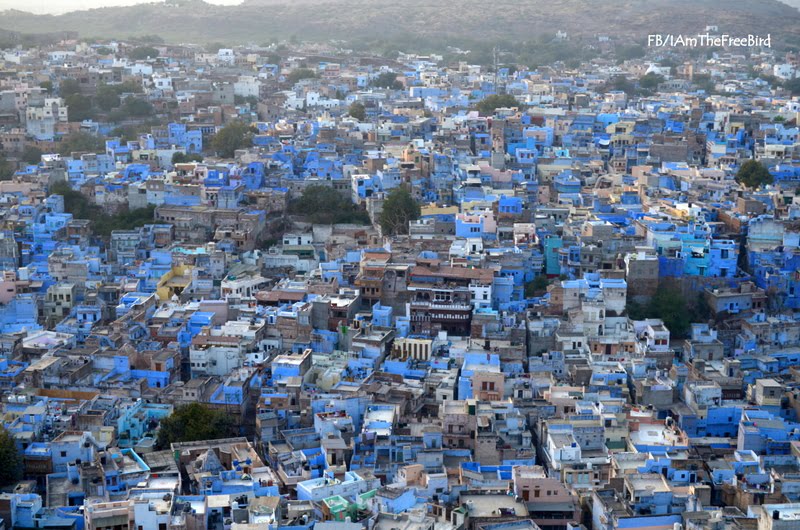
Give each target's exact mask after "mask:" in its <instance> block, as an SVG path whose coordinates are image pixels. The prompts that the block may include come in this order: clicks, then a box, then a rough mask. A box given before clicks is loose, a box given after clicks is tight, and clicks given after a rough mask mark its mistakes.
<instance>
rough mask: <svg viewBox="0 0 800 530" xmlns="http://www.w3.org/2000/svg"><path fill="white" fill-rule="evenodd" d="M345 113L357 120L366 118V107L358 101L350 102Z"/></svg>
mask: <svg viewBox="0 0 800 530" xmlns="http://www.w3.org/2000/svg"><path fill="white" fill-rule="evenodd" d="M347 113H348V114H349V115H350V116H352V117H353V118H355V119H357V120H358V121H364V120H366V119H367V109H366V107H364V104H363V103H361V102H359V101H354V102H353V103H351V104H350V108H348V109H347Z"/></svg>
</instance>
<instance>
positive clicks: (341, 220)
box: [289, 185, 370, 225]
mask: <svg viewBox="0 0 800 530" xmlns="http://www.w3.org/2000/svg"><path fill="white" fill-rule="evenodd" d="M289 213H291V214H293V215H299V216H302V217H303V218H305V219H306V220H308V221H309V222H311V223H314V224H324V225H334V224H361V225H367V224H370V220H369V215H367V212H366V211H365V210H362V209H361V208H358V207H357V206H356V205H355V204H353V203H352V202H351V201H349V200H348V199H347V198H346V197H345V196H344V195H342V194H341V193H338V192H336V191H334V190H332V189H331V188H329V187H327V186H320V185H312V186H308V187H307V188H306V189H304V190H303V194H302V195H301V196H300V197H298V198H297V199H294V200H293V201H292V202H291V203H290V204H289Z"/></svg>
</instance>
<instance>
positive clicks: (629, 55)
mask: <svg viewBox="0 0 800 530" xmlns="http://www.w3.org/2000/svg"><path fill="white" fill-rule="evenodd" d="M645 53H646V52H645V49H644V46H641V45H639V44H635V45H633V46H622V47H620V48H619V49H617V58H618V59H620V60H622V61H626V60H628V59H639V58H641V57H644V56H645Z"/></svg>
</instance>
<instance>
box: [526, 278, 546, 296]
mask: <svg viewBox="0 0 800 530" xmlns="http://www.w3.org/2000/svg"><path fill="white" fill-rule="evenodd" d="M548 285H550V279H549V278H548V277H547V275H545V274H540V275H539V276H536V277H535V278H534V279H533V280H531V281H529V282H527V283H526V284H525V298H534V297H537V296H542V295H543V294H545V293H546V292H547V286H548Z"/></svg>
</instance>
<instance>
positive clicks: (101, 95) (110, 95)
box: [94, 84, 119, 111]
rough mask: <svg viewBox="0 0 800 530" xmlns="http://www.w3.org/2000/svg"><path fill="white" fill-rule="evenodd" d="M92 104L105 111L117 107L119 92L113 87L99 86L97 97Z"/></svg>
mask: <svg viewBox="0 0 800 530" xmlns="http://www.w3.org/2000/svg"><path fill="white" fill-rule="evenodd" d="M94 102H95V103H96V104H97V106H98V107H100V108H101V109H103V110H105V111H109V110H111V109H115V108H117V107H119V92H117V89H116V87H114V85H105V84H103V85H100V86H99V87H97V96H95V98H94Z"/></svg>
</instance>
